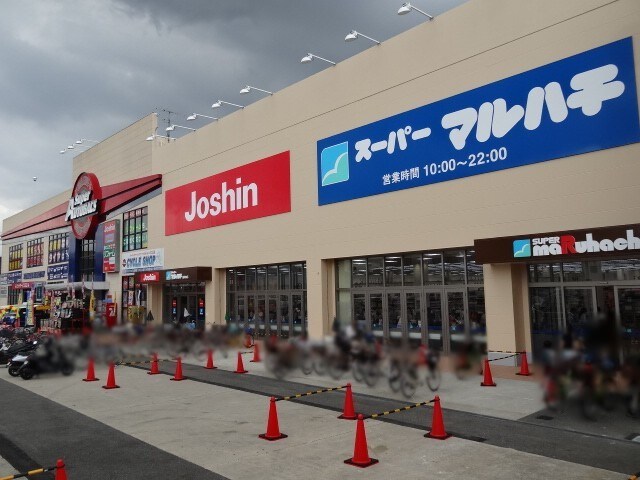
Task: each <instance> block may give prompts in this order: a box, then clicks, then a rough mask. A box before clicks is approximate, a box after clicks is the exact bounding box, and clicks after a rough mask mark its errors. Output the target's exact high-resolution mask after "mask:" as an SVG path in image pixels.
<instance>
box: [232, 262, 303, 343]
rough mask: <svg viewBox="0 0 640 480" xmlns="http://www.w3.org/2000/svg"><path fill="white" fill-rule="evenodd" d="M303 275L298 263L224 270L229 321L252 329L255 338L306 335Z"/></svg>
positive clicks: (238, 326) (240, 326)
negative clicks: (304, 332)
mask: <svg viewBox="0 0 640 480" xmlns="http://www.w3.org/2000/svg"><path fill="white" fill-rule="evenodd" d="M305 275H306V264H305V263H301V262H298V263H283V264H279V265H257V266H249V267H234V268H230V269H227V298H228V302H229V320H230V321H231V322H235V324H236V327H237V328H240V329H243V328H245V327H246V326H249V327H251V328H254V329H255V332H256V334H257V335H259V336H265V335H280V336H282V337H288V336H290V335H291V334H292V332H293V334H294V335H299V334H301V333H302V332H303V331H306V323H305V319H306V314H305V312H306V311H307V306H306V303H305V302H306V292H305V291H304V287H305V284H306V280H305ZM234 279H235V281H234ZM234 286H235V289H234V288H233V287H234Z"/></svg>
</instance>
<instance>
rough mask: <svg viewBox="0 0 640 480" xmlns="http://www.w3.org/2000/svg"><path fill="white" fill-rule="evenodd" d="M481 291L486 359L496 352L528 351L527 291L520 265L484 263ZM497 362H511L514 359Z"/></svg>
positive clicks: (529, 335)
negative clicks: (485, 327)
mask: <svg viewBox="0 0 640 480" xmlns="http://www.w3.org/2000/svg"><path fill="white" fill-rule="evenodd" d="M483 270H484V292H485V308H486V315H487V341H488V344H487V349H488V351H489V358H497V357H500V356H503V355H504V354H492V353H491V352H496V351H511V352H516V351H522V350H526V351H527V352H530V351H531V326H530V320H529V291H528V284H527V270H526V265H524V264H492V265H489V264H488V265H484V269H483ZM497 363H498V364H504V365H514V364H515V358H514V359H506V360H504V361H499V362H497Z"/></svg>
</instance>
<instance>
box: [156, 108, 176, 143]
mask: <svg viewBox="0 0 640 480" xmlns="http://www.w3.org/2000/svg"><path fill="white" fill-rule="evenodd" d="M155 110H156V112H163V113H165V114H166V118H165V117H164V115H163V117H162V118H161V119H160V121H162V120H165V121H166V122H167V127H169V126H171V115H175V114H177V113H178V112H172V111H171V110H167V109H166V108H156V109H155ZM165 134H166V135H167V137H171V132H165Z"/></svg>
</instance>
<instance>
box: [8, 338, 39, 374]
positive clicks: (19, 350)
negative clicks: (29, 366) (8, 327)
mask: <svg viewBox="0 0 640 480" xmlns="http://www.w3.org/2000/svg"><path fill="white" fill-rule="evenodd" d="M38 345H39V342H38V341H37V340H34V341H33V342H30V343H25V344H22V345H14V346H13V347H11V348H9V349H8V350H7V355H11V356H10V357H9V358H10V360H9V362H8V363H7V368H8V370H9V375H11V376H12V377H17V376H18V369H19V368H20V367H21V366H22V364H23V363H24V362H25V360H26V359H27V357H28V356H29V355H31V354H32V353H33V352H34V351H35V350H36V349H37V348H38Z"/></svg>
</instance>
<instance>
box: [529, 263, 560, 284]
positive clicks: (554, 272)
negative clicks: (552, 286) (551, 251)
mask: <svg viewBox="0 0 640 480" xmlns="http://www.w3.org/2000/svg"><path fill="white" fill-rule="evenodd" d="M528 267H529V281H530V282H531V283H543V282H559V281H560V271H561V269H560V264H559V263H535V264H531V265H529V266H528Z"/></svg>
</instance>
